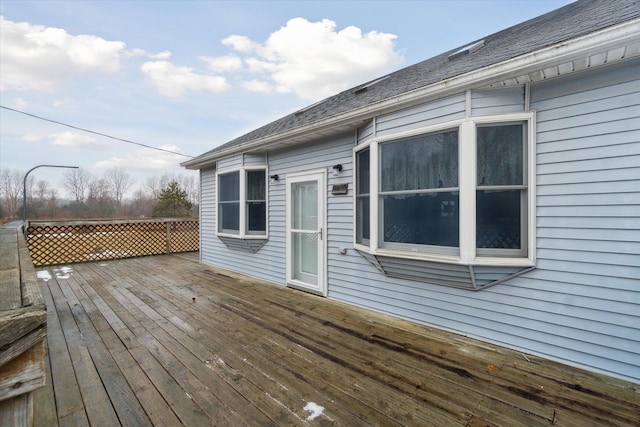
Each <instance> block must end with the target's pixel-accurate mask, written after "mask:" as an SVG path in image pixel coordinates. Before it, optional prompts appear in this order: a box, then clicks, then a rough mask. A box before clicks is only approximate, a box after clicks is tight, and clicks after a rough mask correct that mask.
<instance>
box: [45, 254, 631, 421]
mask: <svg viewBox="0 0 640 427" xmlns="http://www.w3.org/2000/svg"><path fill="white" fill-rule="evenodd" d="M194 255H195V254H189V255H166V256H154V257H147V258H137V259H127V260H118V261H109V262H101V263H100V262H95V263H85V264H73V265H70V266H69V267H68V268H62V267H50V268H47V269H40V272H39V273H38V274H39V277H41V280H40V283H41V287H42V290H43V294H44V297H45V301H46V303H47V306H48V311H47V315H48V329H49V332H48V345H49V364H48V373H47V375H48V378H47V380H48V381H47V386H46V387H45V388H43V389H40V390H38V391H37V392H36V394H35V408H36V425H41V426H51V425H68V424H73V425H94V426H114V425H136V426H143V425H156V426H173V425H188V426H204V425H229V426H241V425H250V426H254V425H256V426H263V425H277V426H282V425H318V426H334V425H335V426H338V425H340V426H361V425H379V426H413V425H415V426H426V425H434V426H455V425H468V426H493V425H504V426H517V425H522V426H534V425H541V426H548V425H550V424H556V425H562V426H569V425H572V426H573V425H575V426H588V425H638V422H639V415H638V414H640V404H639V403H638V401H639V400H640V394H639V393H638V390H637V385H634V384H630V383H626V382H623V381H619V380H616V379H612V378H609V377H604V376H600V375H597V374H593V373H590V372H585V371H581V370H577V369H574V368H571V367H567V366H564V365H561V364H558V363H554V362H550V361H547V360H544V359H540V358H537V357H533V356H528V355H524V354H522V353H518V352H514V351H510V350H506V349H504V348H501V347H497V346H493V345H490V344H486V343H482V342H478V341H474V340H471V339H468V338H464V337H461V336H458V335H455V334H451V333H446V332H442V331H438V330H434V329H431V328H429V327H426V326H422V325H417V324H415V323H411V322H407V321H403V320H398V319H396V318H392V317H388V316H384V315H381V314H377V313H374V312H370V311H367V310H362V309H359V308H354V307H351V306H348V305H344V304H341V303H336V302H333V301H330V300H328V299H324V298H320V297H316V296H313V295H308V294H305V293H302V292H299V291H294V290H291V289H288V288H284V287H279V286H275V285H270V284H265V283H261V282H258V281H255V280H252V279H248V278H246V277H241V276H239V275H235V274H232V273H228V272H225V271H222V270H217V269H214V268H211V267H207V266H204V265H202V264H199V263H198V262H197V259H196V257H195V256H194ZM47 275H48V276H49V279H48V280H45V279H42V278H43V277H45V278H46V277H47Z"/></svg>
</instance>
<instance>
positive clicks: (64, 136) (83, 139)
mask: <svg viewBox="0 0 640 427" xmlns="http://www.w3.org/2000/svg"><path fill="white" fill-rule="evenodd" d="M52 136H53V141H52V144H53V145H59V146H62V147H67V148H73V149H77V150H90V151H97V150H104V149H105V148H106V146H105V145H104V144H101V143H100V142H98V141H97V140H96V138H94V137H92V136H89V135H84V134H80V133H75V132H70V131H67V132H62V133H56V134H53V135H52Z"/></svg>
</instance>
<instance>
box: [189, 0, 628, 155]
mask: <svg viewBox="0 0 640 427" xmlns="http://www.w3.org/2000/svg"><path fill="white" fill-rule="evenodd" d="M638 17H640V0H580V1H577V2H575V3H571V4H569V5H567V6H564V7H562V8H560V9H556V10H554V11H552V12H549V13H547V14H544V15H541V16H538V17H536V18H533V19H531V20H529V21H525V22H523V23H521V24H518V25H515V26H513V27H510V28H507V29H505V30H502V31H500V32H497V33H495V34H492V35H490V36H487V37H484V38H483V39H479V40H476V41H475V42H478V41H481V40H484V45H483V46H482V47H481V48H479V49H477V51H475V52H473V53H471V54H468V55H459V56H457V57H455V59H449V56H450V55H452V54H454V53H455V52H457V51H458V50H460V49H461V48H462V47H460V48H456V49H452V50H450V51H448V52H445V53H443V54H441V55H438V56H435V57H433V58H430V59H427V60H425V61H422V62H419V63H417V64H414V65H411V66H409V67H406V68H403V69H401V70H399V71H396V72H393V73H391V74H389V75H388V76H387V77H386V78H385V79H383V80H381V81H379V82H377V83H376V84H373V85H371V86H370V87H367V88H366V90H362V91H359V90H358V88H362V87H363V86H366V83H365V84H363V85H360V86H356V87H355V88H351V89H348V90H345V91H343V92H341V93H338V94H337V95H334V96H331V97H329V98H327V99H325V100H323V101H321V102H318V103H316V104H313V105H312V106H310V107H307V108H306V109H303V110H300V111H299V112H295V113H292V114H289V115H287V116H285V117H282V118H280V119H278V120H275V121H273V122H271V123H269V124H267V125H265V126H262V127H260V128H258V129H255V130H253V131H251V132H249V133H247V134H244V135H242V136H240V137H238V138H235V139H233V140H232V141H229V142H227V143H226V144H223V145H221V146H219V147H216V148H214V149H213V150H210V151H208V152H206V153H204V154H202V155H201V156H199V157H206V156H209V155H211V154H214V153H216V152H218V151H222V150H227V149H229V148H232V147H234V146H240V145H244V144H246V143H250V142H251V141H254V140H258V139H261V138H264V137H269V136H273V135H277V134H279V133H282V132H285V131H289V130H293V129H296V128H299V127H302V126H307V125H311V124H313V123H314V122H317V121H319V120H323V119H326V118H329V117H334V116H339V115H341V114H344V113H346V112H348V111H352V110H355V109H358V108H362V107H365V106H367V105H370V104H375V103H377V102H380V101H382V100H385V99H388V98H392V97H394V96H397V95H401V94H403V93H407V92H410V91H413V90H415V89H418V88H422V87H425V86H429V85H431V84H434V83H437V82H439V81H442V80H445V79H448V78H452V77H455V76H458V75H462V74H465V73H468V72H471V71H475V70H479V69H481V68H483V67H487V66H490V65H493V64H497V63H500V62H503V61H506V60H509V59H513V58H516V57H518V56H521V55H525V54H528V53H531V52H534V51H537V50H539V49H543V48H545V47H548V46H552V45H556V44H558V43H562V42H564V41H567V40H571V39H574V38H577V37H580V36H583V35H586V34H590V33H593V32H596V31H599V30H602V29H604V28H607V27H610V26H613V25H616V24H620V23H623V22H626V21H629V20H631V19H634V18H638ZM475 42H472V43H470V44H473V43H475ZM197 160H198V158H196V159H194V161H197Z"/></svg>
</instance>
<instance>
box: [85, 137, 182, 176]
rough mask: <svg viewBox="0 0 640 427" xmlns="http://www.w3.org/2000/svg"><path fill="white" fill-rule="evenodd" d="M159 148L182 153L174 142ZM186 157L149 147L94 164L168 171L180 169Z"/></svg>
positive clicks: (98, 167)
mask: <svg viewBox="0 0 640 427" xmlns="http://www.w3.org/2000/svg"><path fill="white" fill-rule="evenodd" d="M158 148H162V149H163V150H169V151H174V152H176V153H180V152H181V151H182V150H180V148H179V147H177V146H175V145H172V144H165V145H161V146H159V147H158ZM184 159H185V158H184V157H182V156H179V155H177V154H171V153H167V152H165V151H157V150H152V149H149V148H141V149H139V150H135V151H133V152H131V153H129V155H127V156H125V157H112V158H110V159H107V160H101V161H99V162H97V163H95V164H94V165H93V167H94V168H96V169H102V170H108V169H113V168H123V169H125V170H130V171H137V172H166V171H167V170H170V169H172V168H173V169H180V166H179V163H180V162H182V161H184Z"/></svg>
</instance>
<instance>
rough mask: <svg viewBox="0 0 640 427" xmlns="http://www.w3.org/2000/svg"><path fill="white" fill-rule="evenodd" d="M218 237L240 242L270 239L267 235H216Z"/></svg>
mask: <svg viewBox="0 0 640 427" xmlns="http://www.w3.org/2000/svg"><path fill="white" fill-rule="evenodd" d="M216 236H217V237H226V238H228V239H239V240H252V239H264V240H267V239H269V236H268V235H267V234H244V235H242V234H230V233H216Z"/></svg>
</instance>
